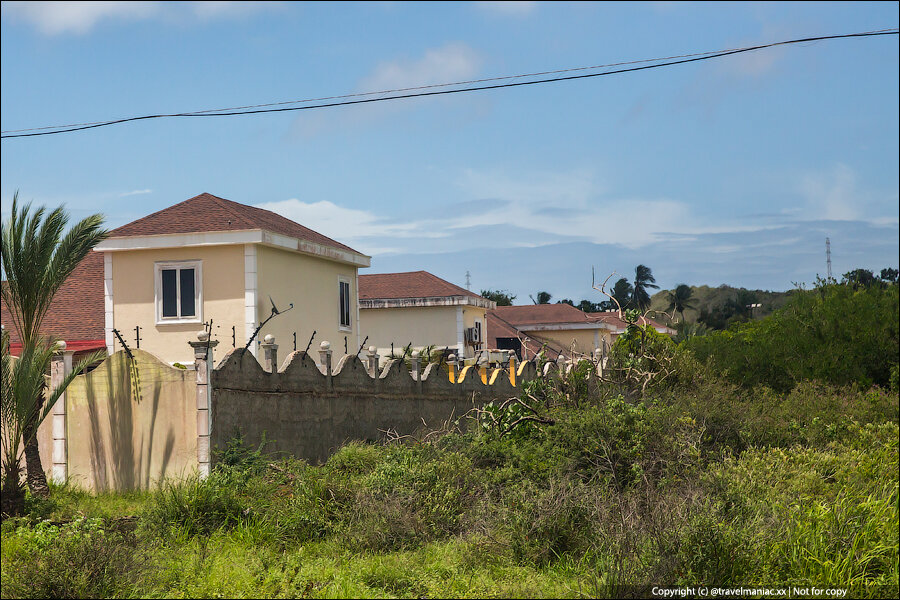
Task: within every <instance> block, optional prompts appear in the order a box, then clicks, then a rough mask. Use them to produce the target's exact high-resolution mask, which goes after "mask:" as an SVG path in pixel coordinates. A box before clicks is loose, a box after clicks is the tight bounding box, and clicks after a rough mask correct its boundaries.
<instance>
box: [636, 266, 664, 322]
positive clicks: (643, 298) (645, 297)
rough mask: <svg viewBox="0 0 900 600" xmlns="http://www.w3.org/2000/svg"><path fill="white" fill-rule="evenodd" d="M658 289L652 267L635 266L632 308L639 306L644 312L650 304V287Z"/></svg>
mask: <svg viewBox="0 0 900 600" xmlns="http://www.w3.org/2000/svg"><path fill="white" fill-rule="evenodd" d="M651 288H652V289H654V290H658V289H659V286H658V285H656V278H655V277H653V272H652V271H651V270H650V267H645V266H644V265H638V266H636V267H635V268H634V292H633V293H632V295H631V299H632V308H637V309H638V310H640V311H641V312H642V313H643V312H645V311H646V310H647V308H649V306H650V293H649V292H648V291H647V290H648V289H651Z"/></svg>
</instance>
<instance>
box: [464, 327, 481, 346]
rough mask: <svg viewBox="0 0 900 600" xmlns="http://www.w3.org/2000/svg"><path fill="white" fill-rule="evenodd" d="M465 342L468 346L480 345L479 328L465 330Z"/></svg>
mask: <svg viewBox="0 0 900 600" xmlns="http://www.w3.org/2000/svg"><path fill="white" fill-rule="evenodd" d="M466 341H467V342H469V343H470V344H480V343H481V328H480V327H468V328H466Z"/></svg>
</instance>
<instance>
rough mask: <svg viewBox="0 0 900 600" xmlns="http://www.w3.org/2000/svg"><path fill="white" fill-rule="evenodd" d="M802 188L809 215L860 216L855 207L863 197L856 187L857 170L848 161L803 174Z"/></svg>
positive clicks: (838, 218) (833, 218) (831, 217)
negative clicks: (822, 170) (823, 169)
mask: <svg viewBox="0 0 900 600" xmlns="http://www.w3.org/2000/svg"><path fill="white" fill-rule="evenodd" d="M799 188H800V193H801V194H802V195H803V196H805V197H806V203H807V209H808V210H807V214H806V215H805V216H806V218H807V219H815V220H819V219H825V220H829V221H853V220H856V219H858V218H859V217H860V214H859V211H858V210H857V208H856V207H857V206H859V205H860V200H861V198H860V193H859V191H858V190H857V189H856V172H855V171H854V170H853V169H851V168H850V167H848V166H847V165H845V164H842V163H838V164H836V165H835V166H834V167H832V168H831V169H829V170H828V171H824V172H819V173H809V174H807V175H804V176H803V177H802V178H801V181H800V184H799Z"/></svg>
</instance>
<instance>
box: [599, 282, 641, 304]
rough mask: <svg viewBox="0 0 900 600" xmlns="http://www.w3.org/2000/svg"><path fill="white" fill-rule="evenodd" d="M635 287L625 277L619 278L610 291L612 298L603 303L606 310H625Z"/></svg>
mask: <svg viewBox="0 0 900 600" xmlns="http://www.w3.org/2000/svg"><path fill="white" fill-rule="evenodd" d="M632 292H634V288H632V287H631V283H629V281H628V280H627V279H625V278H624V277H623V278H621V279H619V280H618V281H617V282H616V284H615V285H614V286H613V289H612V291H611V292H610V294H609V295H610V296H611V298H610V299H609V300H606V301H604V302H602V303H601V306H602V307H603V308H604V309H605V310H625V309H626V308H628V305H629V304H630V303H631V294H632Z"/></svg>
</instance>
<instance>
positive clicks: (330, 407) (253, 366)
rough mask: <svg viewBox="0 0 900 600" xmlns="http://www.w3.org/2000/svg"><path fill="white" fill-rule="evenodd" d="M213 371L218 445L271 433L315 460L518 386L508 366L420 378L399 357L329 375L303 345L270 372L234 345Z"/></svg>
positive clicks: (274, 443) (343, 364)
mask: <svg viewBox="0 0 900 600" xmlns="http://www.w3.org/2000/svg"><path fill="white" fill-rule="evenodd" d="M554 366H555V365H554ZM520 367H521V368H520V371H521V373H520V375H519V377H520V378H522V377H524V378H530V377H533V376H534V374H533V371H534V366H533V365H532V364H531V363H523V364H522V365H520ZM529 369H530V371H529ZM212 379H213V382H214V386H213V392H212V393H213V409H212V410H213V417H212V420H213V430H212V434H211V435H212V439H211V443H212V445H213V446H218V447H220V448H222V447H224V445H225V444H226V443H227V442H228V440H229V439H231V438H232V437H234V436H235V435H238V434H240V435H243V436H244V441H245V442H246V443H249V444H251V445H252V444H259V443H260V442H261V440H262V437H263V434H265V439H266V440H267V441H268V442H270V443H269V445H267V446H266V450H267V451H269V452H284V453H287V454H290V455H293V456H296V457H298V458H302V459H304V460H307V461H309V462H311V463H321V462H324V461H325V460H326V459H327V458H328V457H329V456H330V455H331V454H333V453H334V452H335V451H337V450H338V449H339V448H340V447H341V446H342V445H343V444H345V443H346V442H348V441H350V440H380V439H384V437H385V432H387V431H388V430H391V431H394V432H396V433H397V434H399V435H409V434H413V433H415V432H416V431H418V430H421V429H423V427H425V426H426V425H427V427H429V428H434V429H436V428H438V427H440V426H441V425H442V424H443V423H444V422H445V421H446V420H447V419H450V418H458V417H460V416H462V415H463V414H465V413H466V412H468V411H469V410H471V409H472V408H473V407H475V406H481V405H483V404H484V403H486V402H489V401H490V400H492V399H497V398H503V399H505V398H507V397H509V396H513V395H515V394H516V389H515V388H514V387H513V386H512V384H511V383H510V381H509V377H508V374H507V375H506V376H505V377H497V378H496V379H495V382H494V384H493V385H486V384H484V383H482V381H481V377H480V376H479V375H478V373H477V372H476V371H475V370H473V369H469V370H468V371H467V372H466V376H465V377H464V378H463V379H462V381H460V382H459V383H451V382H450V380H449V377H448V375H447V373H446V371H443V370H439V369H438V368H437V365H430V366H429V367H428V368H426V369H425V370H424V372H423V373H422V376H421V381H417V380H415V379H414V378H413V375H412V374H411V372H410V371H409V370H408V369H407V367H406V365H405V364H404V363H403V361H399V360H395V361H389V362H388V363H387V364H386V365H385V366H384V368H383V369H382V370H381V372H380V373H379V374H378V377H374V378H373V377H371V376H370V375H369V373H368V372H367V371H366V367H365V365H364V364H363V362H362V361H361V360H360V359H359V358H357V357H356V356H352V355H351V356H345V357H343V358H342V359H341V361H340V362H339V363H338V364H337V365H336V366H335V368H334V369H333V376H332V377H331V378H330V383H329V378H328V377H327V376H326V375H324V374H323V373H322V371H321V370H320V369H319V367H318V366H317V365H316V363H315V361H314V360H313V359H312V357H310V356H308V355H307V354H306V353H305V352H302V351H300V352H294V353H292V354H291V355H289V356H288V357H287V359H286V360H285V361H284V364H283V366H282V368H281V369H280V370H279V371H278V372H276V373H268V372H266V371H264V370H263V369H262V367H260V365H259V363H258V362H257V361H256V359H255V358H254V357H253V356H251V355H250V354H249V353H245V352H243V351H242V350H240V349H239V350H235V351H232V352H231V353H230V354H228V355H227V356H226V357H225V359H224V360H223V361H222V363H221V364H219V366H218V367H216V369H215V371H214V372H213V377H212ZM423 421H424V423H425V425H423Z"/></svg>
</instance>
